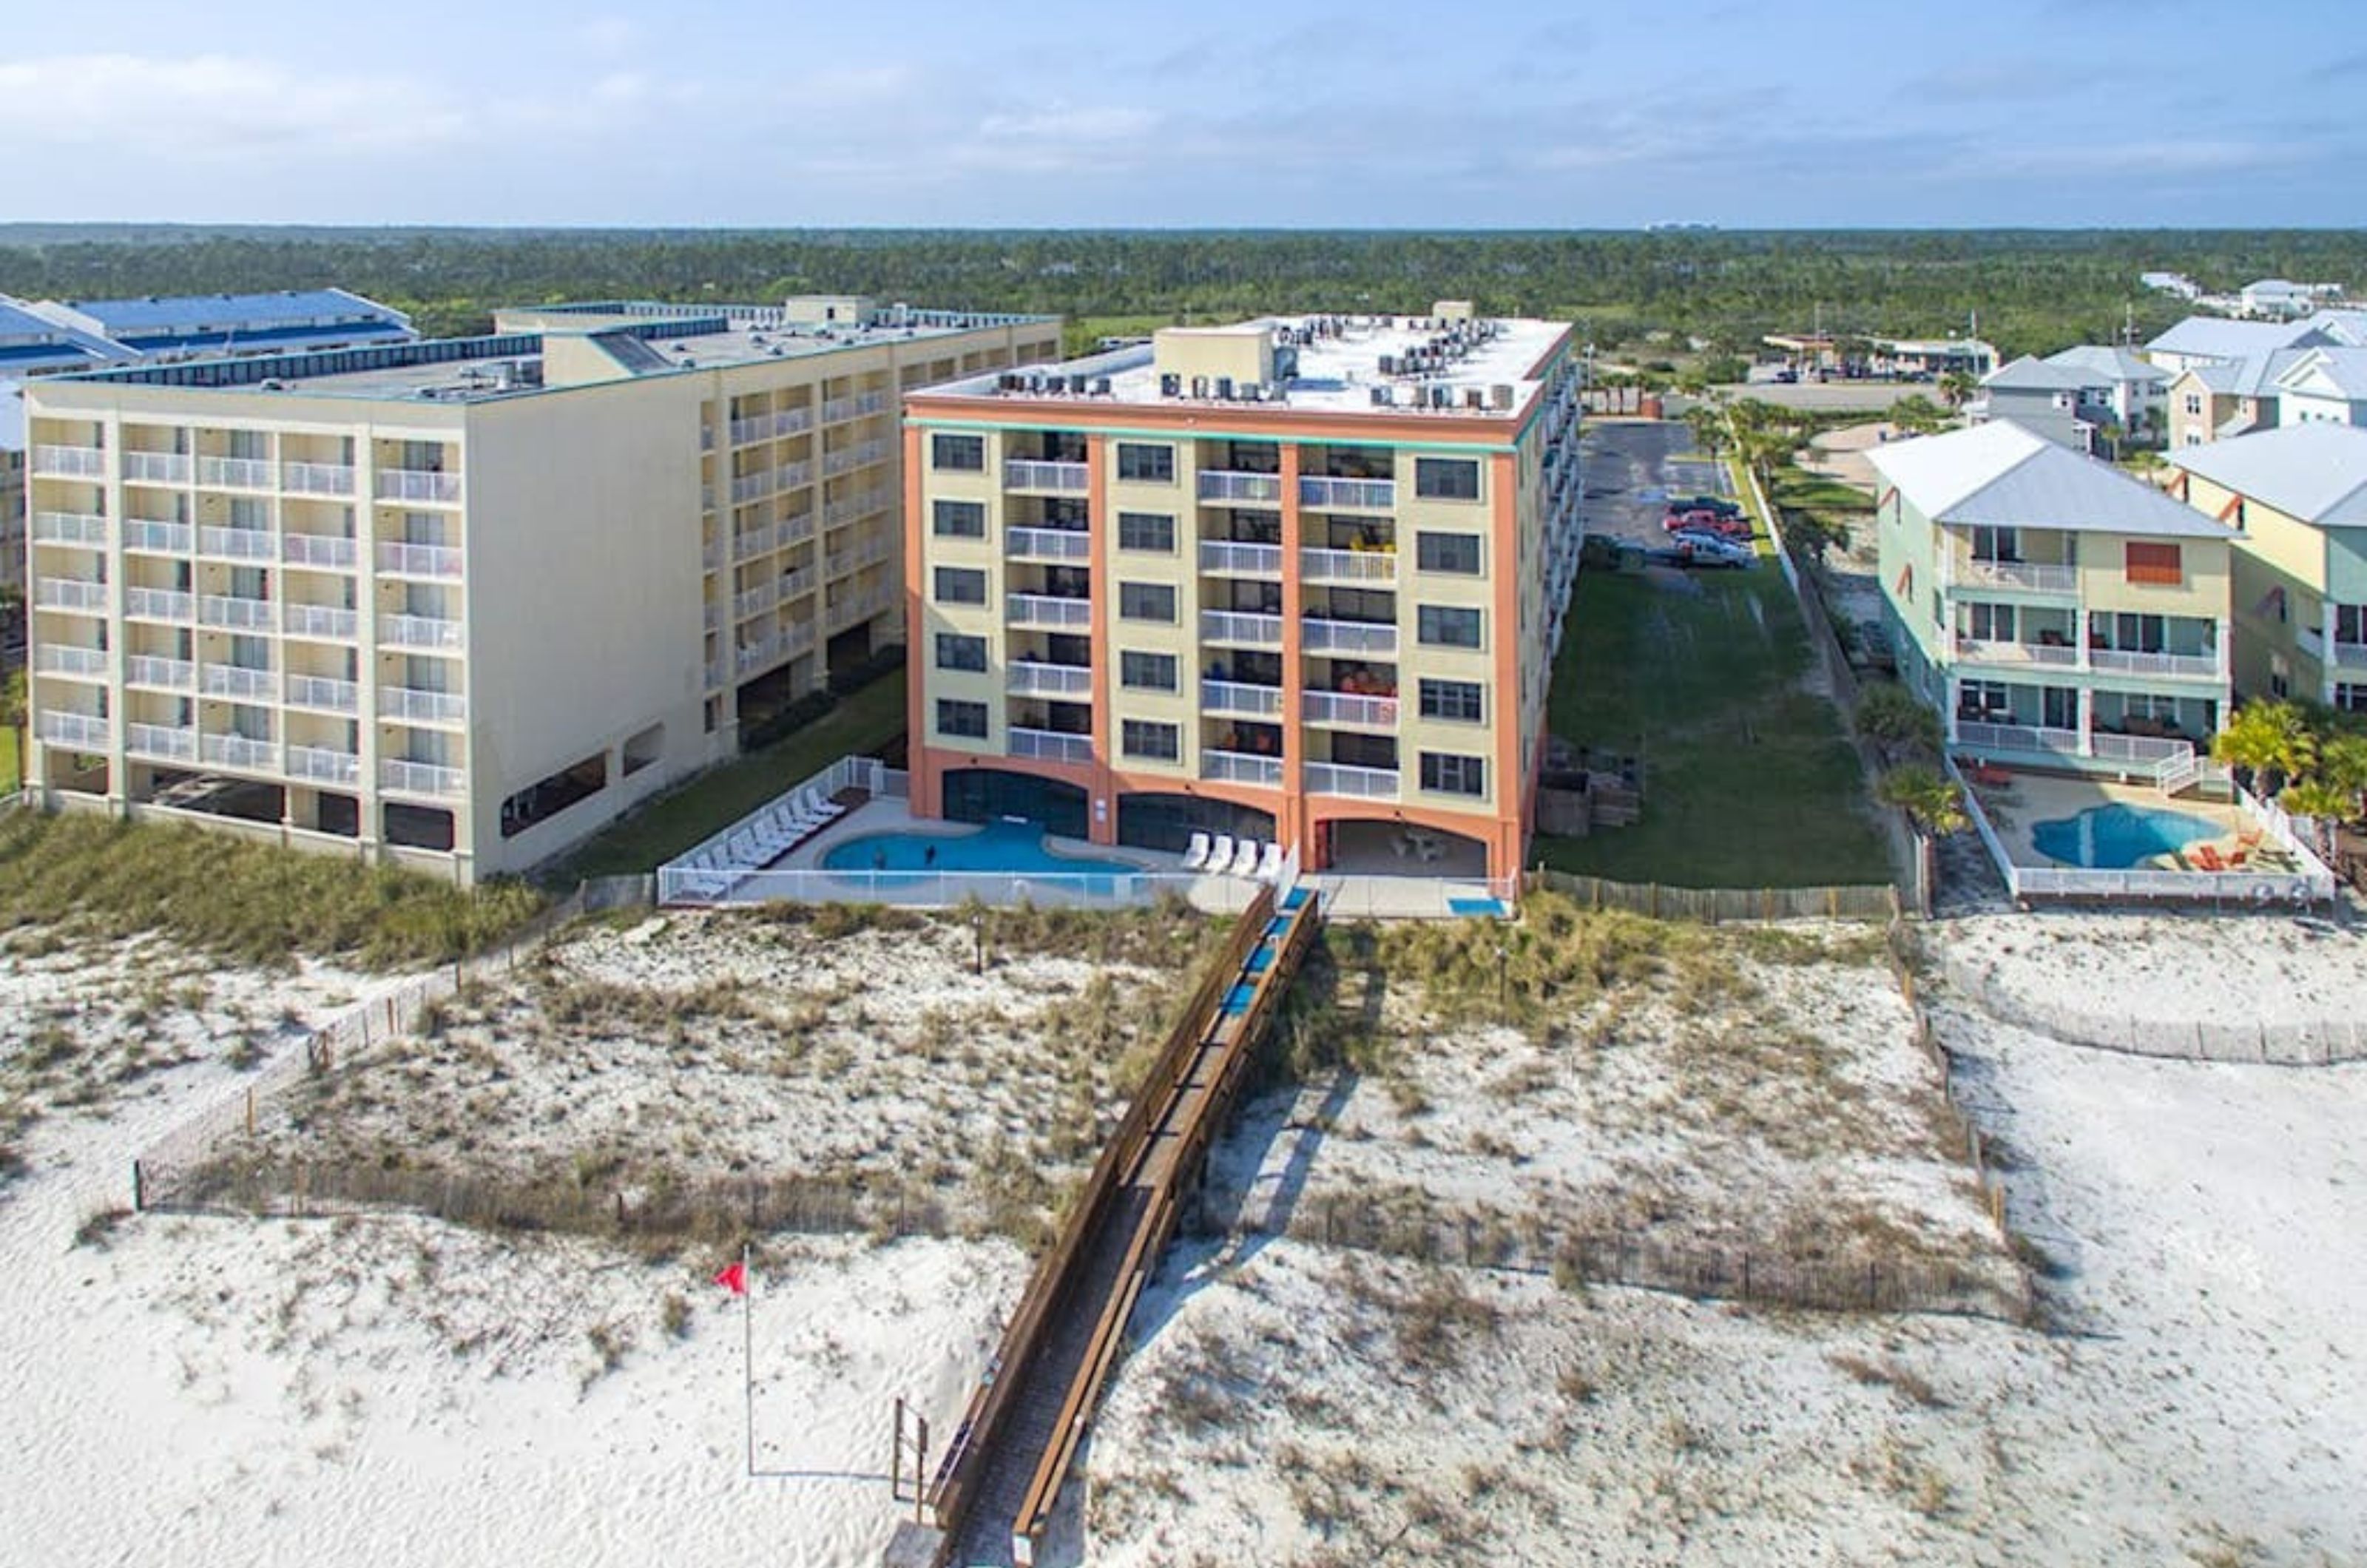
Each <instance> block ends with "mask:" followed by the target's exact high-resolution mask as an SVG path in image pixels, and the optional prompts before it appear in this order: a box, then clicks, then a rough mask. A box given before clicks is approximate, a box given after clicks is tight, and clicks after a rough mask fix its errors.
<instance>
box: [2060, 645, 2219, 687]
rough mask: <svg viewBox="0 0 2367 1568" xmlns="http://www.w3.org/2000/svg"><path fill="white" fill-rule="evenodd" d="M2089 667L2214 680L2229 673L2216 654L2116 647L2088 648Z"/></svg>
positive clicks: (2118, 671)
mask: <svg viewBox="0 0 2367 1568" xmlns="http://www.w3.org/2000/svg"><path fill="white" fill-rule="evenodd" d="M2088 663H2089V666H2090V668H2092V669H2096V670H2108V671H2115V672H2117V673H2121V674H2128V675H2167V676H2173V677H2180V678H2188V679H2195V680H2203V681H2214V680H2217V679H2219V678H2221V677H2222V676H2223V675H2225V673H2226V671H2225V667H2224V666H2223V665H2222V664H2221V663H2220V661H2219V656H2218V655H2217V654H2215V653H2140V652H2135V651H2129V650H2125V649H2117V648H2091V649H2088Z"/></svg>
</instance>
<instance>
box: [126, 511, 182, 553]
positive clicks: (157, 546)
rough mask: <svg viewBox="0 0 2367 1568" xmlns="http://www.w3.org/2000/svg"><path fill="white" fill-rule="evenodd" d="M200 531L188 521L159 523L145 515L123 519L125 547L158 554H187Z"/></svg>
mask: <svg viewBox="0 0 2367 1568" xmlns="http://www.w3.org/2000/svg"><path fill="white" fill-rule="evenodd" d="M197 536H198V531H197V530H196V529H194V528H192V527H190V526H189V525H187V523H159V522H155V521H153V520H151V519H149V518H145V517H127V518H125V519H124V520H123V547H124V548H125V549H127V550H147V551H150V552H152V553H153V554H156V555H164V556H185V555H187V554H188V553H189V550H190V547H192V546H194V545H195V544H196V543H197Z"/></svg>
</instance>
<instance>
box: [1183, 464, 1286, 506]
mask: <svg viewBox="0 0 2367 1568" xmlns="http://www.w3.org/2000/svg"><path fill="white" fill-rule="evenodd" d="M1195 493H1196V494H1197V495H1198V496H1199V498H1200V499H1201V500H1202V501H1243V502H1250V503H1251V504H1252V505H1256V506H1279V505H1281V504H1282V476H1281V475H1280V474H1243V473H1231V472H1227V471H1225V470H1223V469H1218V468H1204V469H1202V470H1201V471H1200V476H1199V479H1198V480H1197V488H1196V491H1195Z"/></svg>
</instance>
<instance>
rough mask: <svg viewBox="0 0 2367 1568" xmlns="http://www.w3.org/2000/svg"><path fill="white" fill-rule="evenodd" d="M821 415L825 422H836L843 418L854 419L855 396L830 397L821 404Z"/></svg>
mask: <svg viewBox="0 0 2367 1568" xmlns="http://www.w3.org/2000/svg"><path fill="white" fill-rule="evenodd" d="M821 417H822V422H823V423H825V424H836V423H838V422H839V421H841V420H844V419H853V418H854V417H855V400H854V399H853V398H832V399H830V400H827V401H826V402H824V403H823V404H822V405H821Z"/></svg>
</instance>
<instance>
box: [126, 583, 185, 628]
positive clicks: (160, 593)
mask: <svg viewBox="0 0 2367 1568" xmlns="http://www.w3.org/2000/svg"><path fill="white" fill-rule="evenodd" d="M197 605H198V601H197V596H196V595H195V594H191V593H184V592H180V591H179V590H177V589H172V588H127V589H125V590H124V591H123V613H124V614H125V615H130V616H132V617H134V618H136V619H139V620H143V621H186V620H187V619H188V618H189V617H190V616H191V615H193V614H195V613H196V610H197Z"/></svg>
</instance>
